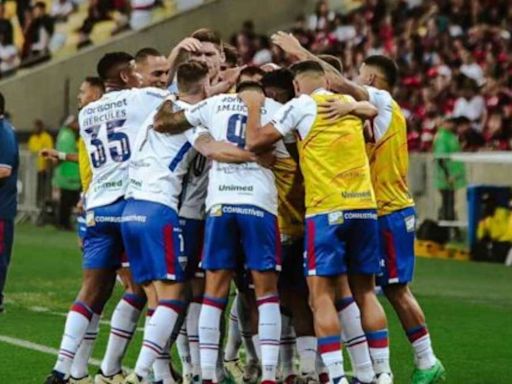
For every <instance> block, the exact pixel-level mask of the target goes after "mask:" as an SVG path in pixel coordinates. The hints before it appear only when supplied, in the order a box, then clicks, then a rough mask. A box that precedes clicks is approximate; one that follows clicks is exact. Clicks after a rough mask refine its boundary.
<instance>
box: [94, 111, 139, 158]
mask: <svg viewBox="0 0 512 384" xmlns="http://www.w3.org/2000/svg"><path fill="white" fill-rule="evenodd" d="M125 121H126V120H114V121H109V122H108V123H107V141H108V143H107V144H108V152H109V153H110V158H111V159H112V160H113V161H115V162H116V163H122V162H124V161H126V160H128V159H129V158H130V155H131V150H130V142H129V140H128V135H126V133H123V132H119V131H116V130H117V129H119V128H121V127H122V126H123V125H124V123H125ZM100 127H101V126H100V125H98V126H95V127H91V128H90V129H91V133H92V135H91V145H93V146H94V147H95V150H94V152H92V153H91V163H92V165H93V167H94V168H99V167H101V166H102V165H103V164H105V163H106V162H107V153H106V150H105V145H104V143H103V142H102V141H101V140H100V139H98V131H99V129H100Z"/></svg>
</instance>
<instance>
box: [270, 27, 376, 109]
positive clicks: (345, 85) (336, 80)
mask: <svg viewBox="0 0 512 384" xmlns="http://www.w3.org/2000/svg"><path fill="white" fill-rule="evenodd" d="M272 42H273V43H274V44H275V45H277V46H278V47H280V48H281V49H282V50H283V51H284V52H285V53H286V54H288V55H289V56H292V57H295V58H296V59H297V60H300V61H303V60H314V61H317V62H319V63H320V64H321V65H322V68H323V69H324V71H325V73H326V75H327V79H328V81H329V86H330V88H331V89H332V90H333V91H335V92H337V93H344V94H348V95H351V96H352V97H353V98H354V99H356V100H368V99H369V95H368V91H367V90H366V88H365V87H363V86H361V85H359V84H356V83H355V82H353V81H351V80H349V79H347V78H346V77H345V76H343V74H341V73H340V72H339V71H338V70H337V69H336V68H334V67H333V66H332V65H330V64H329V63H327V62H326V61H324V60H322V59H320V58H318V57H317V56H316V55H314V54H313V53H311V52H309V51H308V50H307V49H306V48H304V47H303V46H301V45H300V42H299V41H298V40H297V39H296V38H295V37H294V36H293V35H292V34H290V33H286V32H282V31H279V32H277V33H275V34H274V35H273V36H272Z"/></svg>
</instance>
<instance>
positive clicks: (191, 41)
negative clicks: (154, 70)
mask: <svg viewBox="0 0 512 384" xmlns="http://www.w3.org/2000/svg"><path fill="white" fill-rule="evenodd" d="M199 50H201V43H200V42H199V40H197V39H195V38H193V37H186V38H184V39H183V40H181V41H180V42H179V43H178V44H177V45H176V46H175V47H174V48H173V49H172V50H171V53H170V54H169V56H168V57H167V61H168V62H169V64H170V67H169V80H168V84H169V85H170V84H171V83H172V82H173V80H174V75H175V74H176V69H177V67H178V62H179V60H178V59H179V57H180V54H183V53H184V52H195V51H199Z"/></svg>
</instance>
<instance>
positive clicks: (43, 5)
mask: <svg viewBox="0 0 512 384" xmlns="http://www.w3.org/2000/svg"><path fill="white" fill-rule="evenodd" d="M34 8H42V9H46V3H45V2H44V1H38V2H36V3H35V4H34Z"/></svg>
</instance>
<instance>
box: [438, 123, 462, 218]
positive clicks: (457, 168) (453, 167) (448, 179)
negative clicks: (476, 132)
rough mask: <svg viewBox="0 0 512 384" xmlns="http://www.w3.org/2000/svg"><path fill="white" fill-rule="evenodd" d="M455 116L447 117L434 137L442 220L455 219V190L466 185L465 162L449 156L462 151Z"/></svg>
mask: <svg viewBox="0 0 512 384" xmlns="http://www.w3.org/2000/svg"><path fill="white" fill-rule="evenodd" d="M456 129H457V127H456V124H455V119H454V118H448V119H445V120H444V122H443V124H442V125H441V126H440V127H439V130H438V131H437V133H436V136H435V138H434V146H433V150H434V154H435V155H436V172H435V178H436V179H435V182H436V188H437V189H438V190H439V192H440V194H441V210H440V212H439V219H440V220H455V191H456V190H457V189H460V188H463V187H465V186H466V172H465V169H464V164H462V163H461V162H459V161H453V160H451V159H449V158H448V157H447V156H448V155H450V154H452V153H454V152H460V151H461V145H460V142H459V138H458V137H457V133H456Z"/></svg>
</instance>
